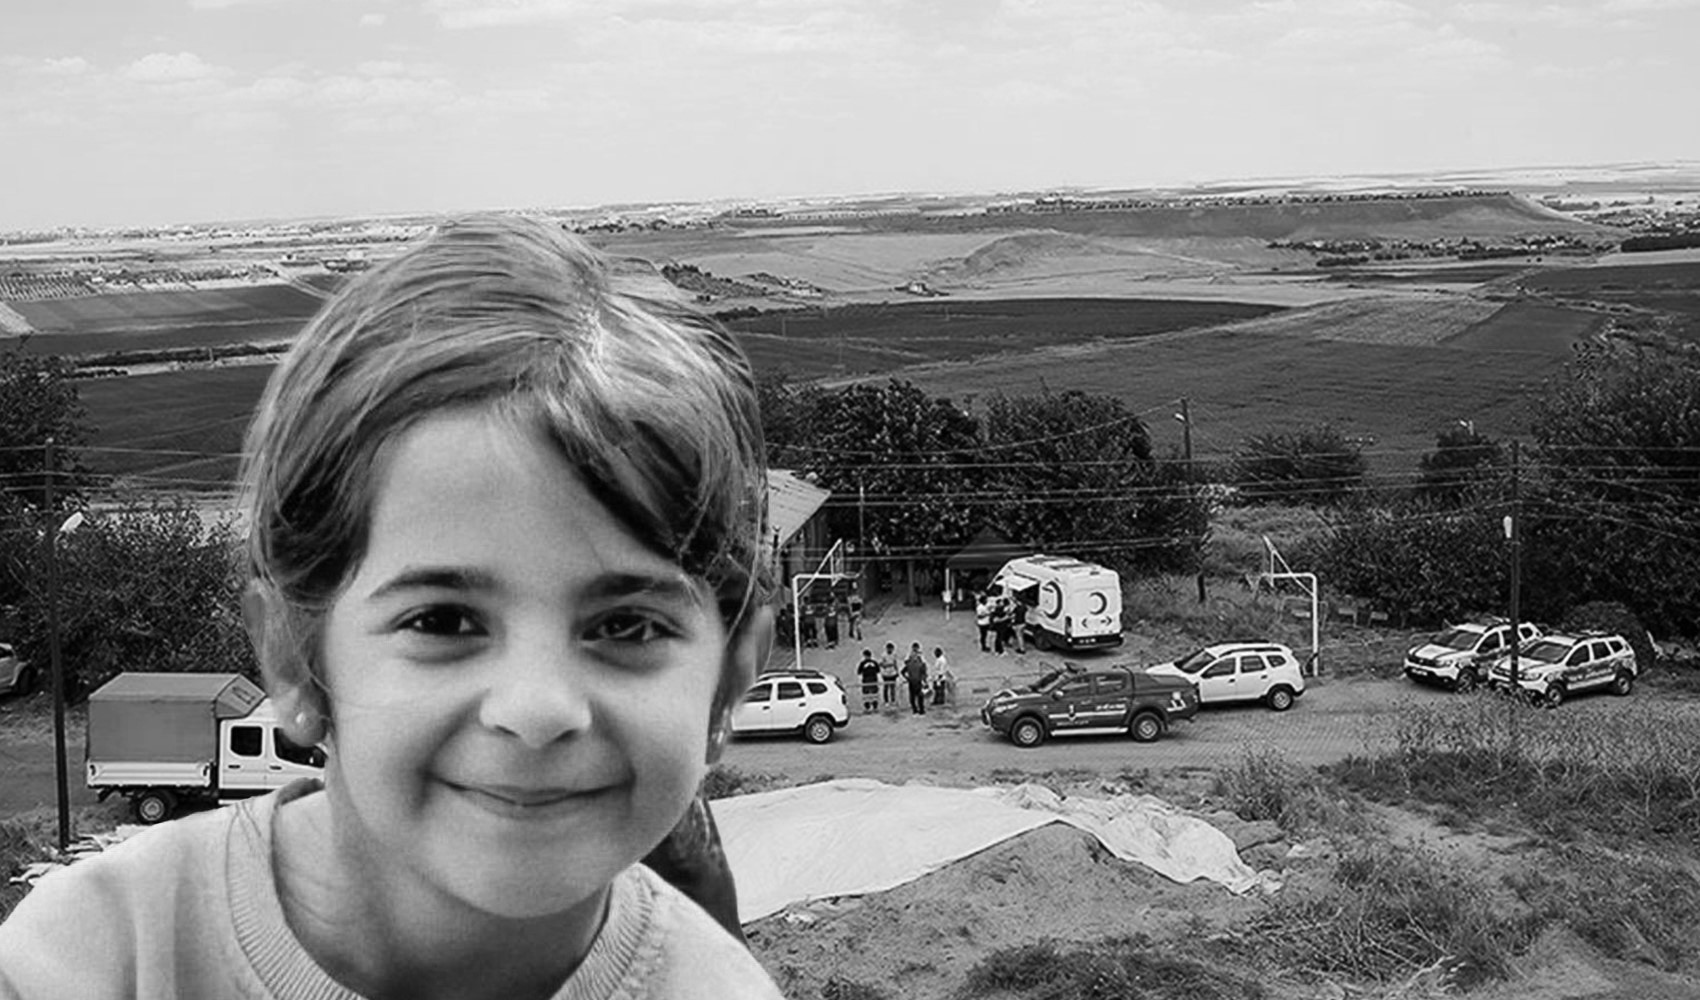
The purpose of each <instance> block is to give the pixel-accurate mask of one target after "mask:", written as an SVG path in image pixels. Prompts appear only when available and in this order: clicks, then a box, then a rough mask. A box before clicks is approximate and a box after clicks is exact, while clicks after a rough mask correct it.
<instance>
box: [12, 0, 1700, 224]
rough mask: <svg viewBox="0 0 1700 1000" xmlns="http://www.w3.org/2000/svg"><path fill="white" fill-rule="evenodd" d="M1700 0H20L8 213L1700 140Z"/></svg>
mask: <svg viewBox="0 0 1700 1000" xmlns="http://www.w3.org/2000/svg"><path fill="white" fill-rule="evenodd" d="M1696 39H1700V0H1545V2H1542V0H1535V2H1524V0H1517V2H1509V0H1462V2H1456V0H1315V2H1311V0H1253V2H1239V0H1168V2H1153V0H928V2H922V0H658V2H642V0H629V2H628V0H7V4H6V15H5V19H4V31H3V32H0V229H21V228H32V227H53V226H123V225H159V224H173V223H187V222H207V221H217V220H249V219H262V218H294V217H303V216H325V215H370V214H389V213H408V212H441V211H465V210H471V209H480V208H509V207H513V208H526V207H530V208H565V207H584V206H595V205H604V204H613V203H623V202H647V203H653V202H674V201H678V202H686V201H719V200H750V201H758V200H763V199H774V198H783V197H798V196H820V195H834V194H843V195H849V194H871V193H883V192H961V193H994V192H1001V191H1033V190H1046V189H1055V188H1064V187H1083V188H1088V189H1090V188H1117V187H1138V186H1144V185H1159V184H1180V183H1190V182H1204V181H1220V180H1228V179H1234V178H1245V177H1305V176H1331V175H1337V174H1347V173H1388V172H1410V171H1427V170H1463V169H1475V168H1498V167H1527V166H1550V165H1587V164H1602V163H1625V162H1666V161H1673V160H1695V159H1700V129H1697V128H1695V126H1694V119H1693V116H1694V114H1695V107H1696V98H1700V58H1697V57H1695V55H1694V43H1695V40H1696Z"/></svg>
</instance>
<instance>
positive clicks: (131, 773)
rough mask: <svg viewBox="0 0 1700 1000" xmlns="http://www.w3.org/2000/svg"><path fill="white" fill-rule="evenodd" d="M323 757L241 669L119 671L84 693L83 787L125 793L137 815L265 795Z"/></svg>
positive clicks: (153, 818)
mask: <svg viewBox="0 0 1700 1000" xmlns="http://www.w3.org/2000/svg"><path fill="white" fill-rule="evenodd" d="M324 764H325V755H324V751H323V750H321V749H319V748H318V747H303V746H298V745H297V744H295V743H292V742H290V740H289V738H288V737H287V736H285V735H284V733H283V730H282V728H280V727H279V725H278V720H277V716H276V714H275V712H274V711H273V710H272V703H271V701H270V700H269V699H268V698H266V696H265V693H264V692H263V691H261V690H260V688H259V686H258V685H256V684H254V683H253V682H252V681H249V680H248V679H247V678H244V677H242V676H241V675H240V674H161V673H123V674H119V675H118V676H117V677H114V678H113V679H112V680H110V681H107V682H106V683H105V684H103V685H101V686H100V687H99V688H97V689H96V690H95V692H94V693H93V694H91V695H89V725H88V753H87V768H86V770H87V775H88V787H89V788H91V789H93V790H94V791H95V792H96V794H97V795H98V796H99V798H100V799H101V800H102V801H105V800H106V798H107V796H109V795H112V794H114V793H116V794H120V795H124V796H126V797H127V798H129V799H130V802H131V804H132V805H133V806H134V808H135V813H136V819H137V820H138V821H139V822H142V823H158V822H161V821H162V820H167V819H170V818H171V817H172V816H173V815H174V814H175V813H176V811H177V808H178V806H179V805H180V804H183V803H188V802H195V801H202V802H224V801H228V800H231V799H239V798H244V797H247V796H251V795H264V794H265V793H267V792H269V791H271V790H272V789H274V788H279V787H281V786H283V785H286V784H288V783H289V782H291V781H294V780H295V779H296V778H300V777H319V776H320V775H322V774H323V773H324Z"/></svg>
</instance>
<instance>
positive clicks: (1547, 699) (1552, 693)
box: [1541, 684, 1564, 708]
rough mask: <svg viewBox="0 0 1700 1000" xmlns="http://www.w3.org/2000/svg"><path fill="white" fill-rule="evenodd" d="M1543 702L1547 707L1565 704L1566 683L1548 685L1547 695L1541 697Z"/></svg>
mask: <svg viewBox="0 0 1700 1000" xmlns="http://www.w3.org/2000/svg"><path fill="white" fill-rule="evenodd" d="M1541 704H1542V705H1545V706H1546V707H1547V708H1557V707H1558V706H1560V705H1562V704H1564V685H1563V684H1550V685H1548V686H1547V693H1546V695H1545V696H1544V697H1543V698H1541Z"/></svg>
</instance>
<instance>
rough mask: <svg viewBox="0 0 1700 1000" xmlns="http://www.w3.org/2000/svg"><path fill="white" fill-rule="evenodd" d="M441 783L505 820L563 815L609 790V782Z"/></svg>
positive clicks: (473, 803) (466, 799)
mask: <svg viewBox="0 0 1700 1000" xmlns="http://www.w3.org/2000/svg"><path fill="white" fill-rule="evenodd" d="M443 784H444V785H446V786H447V787H448V788H450V789H451V790H452V791H454V792H455V793H456V794H457V795H458V796H460V798H462V799H463V800H465V801H466V802H468V803H469V804H471V805H473V806H476V807H477V808H479V809H481V810H483V811H484V812H488V813H493V814H495V815H497V816H501V817H503V818H506V819H528V820H530V819H547V818H553V817H556V816H561V815H565V814H567V813H570V812H572V811H574V810H577V809H580V808H582V807H584V806H585V805H586V804H588V803H590V802H592V801H594V800H595V799H597V798H599V797H600V796H603V795H605V794H607V793H609V792H611V791H612V790H613V786H611V785H598V786H594V787H590V786H586V787H565V786H554V785H509V784H495V783H489V784H486V783H482V782H473V783H461V782H457V781H449V780H447V779H444V781H443Z"/></svg>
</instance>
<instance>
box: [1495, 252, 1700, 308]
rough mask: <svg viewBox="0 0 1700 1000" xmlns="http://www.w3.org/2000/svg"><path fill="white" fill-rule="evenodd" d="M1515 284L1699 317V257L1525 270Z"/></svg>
mask: <svg viewBox="0 0 1700 1000" xmlns="http://www.w3.org/2000/svg"><path fill="white" fill-rule="evenodd" d="M1516 284H1517V286H1518V287H1520V288H1522V289H1523V290H1525V291H1527V292H1532V293H1536V294H1542V295H1547V296H1551V297H1553V298H1563V299H1578V300H1585V301H1590V302H1611V303H1617V304H1622V305H1632V306H1640V307H1642V308H1645V309H1659V310H1663V311H1665V312H1672V313H1679V314H1681V315H1684V316H1689V317H1695V318H1700V260H1691V261H1673V262H1660V263H1649V264H1633V263H1625V264H1610V265H1605V266H1601V267H1566V268H1553V269H1550V270H1544V271H1538V272H1534V273H1532V274H1526V275H1524V276H1522V277H1521V278H1518V279H1516Z"/></svg>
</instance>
